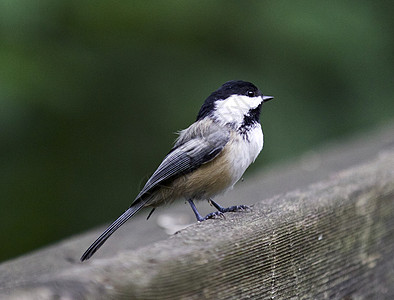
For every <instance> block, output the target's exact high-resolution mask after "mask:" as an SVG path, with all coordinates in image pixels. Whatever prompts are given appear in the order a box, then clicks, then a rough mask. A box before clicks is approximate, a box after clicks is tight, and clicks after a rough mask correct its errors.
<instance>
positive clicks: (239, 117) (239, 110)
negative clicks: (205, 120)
mask: <svg viewBox="0 0 394 300" xmlns="http://www.w3.org/2000/svg"><path fill="white" fill-rule="evenodd" d="M261 102H262V98H261V97H260V96H259V97H253V98H251V97H247V96H242V95H233V96H230V97H229V98H227V99H226V100H222V101H217V102H216V110H215V115H216V117H217V118H218V119H219V120H220V121H223V122H227V123H237V124H241V123H242V122H243V119H244V116H245V115H246V114H247V113H248V112H249V110H251V109H254V108H256V107H257V106H259V105H260V104H261Z"/></svg>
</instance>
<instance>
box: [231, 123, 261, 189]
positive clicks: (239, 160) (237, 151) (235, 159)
mask: <svg viewBox="0 0 394 300" xmlns="http://www.w3.org/2000/svg"><path fill="white" fill-rule="evenodd" d="M263 144H264V136H263V131H262V130H261V126H260V124H258V123H257V124H256V125H255V126H254V127H253V128H252V129H250V131H249V132H248V133H247V134H246V135H245V136H242V135H240V134H239V133H233V134H232V137H231V140H230V141H229V143H228V146H226V148H227V149H226V150H227V151H228V156H227V158H228V160H229V164H230V166H231V170H232V172H231V173H232V184H231V186H230V187H229V188H232V187H233V186H234V184H235V183H236V182H237V181H238V180H239V179H241V177H242V175H243V174H244V172H245V171H246V169H247V168H248V167H249V165H250V164H251V163H252V162H254V161H255V160H256V158H257V156H258V155H259V153H260V151H261V150H262V149H263Z"/></svg>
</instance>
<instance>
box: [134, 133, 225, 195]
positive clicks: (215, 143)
mask: <svg viewBox="0 0 394 300" xmlns="http://www.w3.org/2000/svg"><path fill="white" fill-rule="evenodd" d="M188 129H189V128H188ZM188 129H186V130H188ZM212 129H213V130H212ZM214 129H217V128H216V127H210V130H205V131H201V132H199V134H197V135H193V136H190V137H189V138H188V139H184V141H183V143H181V144H180V143H176V144H175V146H174V148H173V149H172V150H171V151H170V153H168V155H167V156H166V157H165V158H164V160H163V162H162V163H161V164H160V165H159V167H158V168H157V170H156V171H155V172H154V173H153V175H152V176H151V177H150V178H149V180H148V181H147V182H146V184H145V186H144V187H143V189H142V190H141V192H140V193H139V194H138V196H137V198H136V201H137V200H138V199H141V198H142V197H144V196H145V195H147V194H149V193H150V192H151V191H152V190H153V189H154V188H156V187H157V186H158V185H160V184H163V183H164V182H166V181H167V180H169V179H174V178H176V177H179V176H182V175H185V174H187V173H190V172H192V171H194V170H195V169H197V168H198V167H199V166H201V165H202V164H205V163H207V162H209V161H211V160H212V159H214V158H215V157H216V156H217V155H219V153H220V152H221V151H222V149H223V148H224V146H225V145H226V144H227V142H228V140H229V136H230V133H229V132H227V131H225V130H224V131H223V130H214Z"/></svg>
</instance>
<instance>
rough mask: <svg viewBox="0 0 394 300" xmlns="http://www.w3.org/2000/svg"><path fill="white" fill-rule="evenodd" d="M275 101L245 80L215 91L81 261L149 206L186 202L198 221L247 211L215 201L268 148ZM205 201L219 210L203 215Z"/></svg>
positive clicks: (230, 83) (228, 83)
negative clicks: (200, 206) (199, 204)
mask: <svg viewBox="0 0 394 300" xmlns="http://www.w3.org/2000/svg"><path fill="white" fill-rule="evenodd" d="M271 99H273V97H271V96H264V95H263V94H262V93H261V91H260V90H259V89H258V88H257V87H256V86H255V85H254V84H252V83H250V82H245V81H229V82H226V83H225V84H223V85H222V86H221V87H220V88H219V89H218V90H216V91H215V92H213V93H212V94H211V95H210V96H209V97H208V98H207V99H206V100H205V102H204V104H203V105H202V107H201V109H200V112H199V113H198V115H197V120H196V122H194V123H193V124H192V125H190V126H189V127H188V128H186V129H184V130H182V131H180V132H179V137H178V139H177V140H176V141H175V144H174V147H173V148H172V149H171V151H170V152H169V153H168V154H167V156H166V157H165V158H164V160H163V162H162V163H161V164H160V165H159V167H158V168H157V170H156V171H155V172H154V173H153V175H152V176H151V177H150V178H149V180H148V181H147V182H146V184H145V186H144V187H143V189H142V190H141V192H140V193H139V194H138V195H137V197H136V198H135V200H134V202H133V203H132V204H131V206H130V208H129V209H127V210H126V211H125V212H124V213H123V214H122V215H121V216H120V217H119V218H117V219H116V220H115V221H114V222H113V223H112V224H111V225H109V226H108V228H107V229H106V230H105V231H104V232H103V233H102V234H101V235H100V236H99V237H98V239H97V240H96V241H95V242H94V243H93V244H92V245H91V246H90V247H89V248H88V249H87V250H86V252H85V253H84V254H83V255H82V257H81V261H84V260H87V259H89V258H90V257H91V256H92V255H93V254H94V253H95V252H96V251H97V250H98V249H99V248H100V247H101V246H102V245H103V244H104V242H105V241H106V240H107V239H108V238H109V237H110V236H111V235H112V234H113V233H114V232H115V231H116V230H117V229H118V228H119V227H120V226H122V225H123V224H124V223H125V222H126V221H127V220H128V219H130V218H131V217H132V216H134V215H135V214H136V213H137V212H138V211H139V210H141V209H142V208H143V207H148V206H149V207H152V211H151V213H152V212H153V211H154V210H155V208H156V207H158V206H160V205H163V204H167V203H171V202H173V201H174V200H175V199H179V198H183V199H186V200H187V201H188V202H189V204H190V206H191V208H192V210H193V212H194V214H195V215H196V218H197V220H198V221H204V220H206V219H209V218H214V217H216V216H218V215H221V214H222V213H224V212H229V211H237V210H243V209H245V208H246V206H244V205H239V206H232V207H229V208H224V207H222V206H220V205H219V204H217V203H216V202H215V201H213V200H212V199H211V198H212V197H214V196H215V195H218V194H221V193H223V192H225V191H226V190H229V189H231V188H232V187H233V186H234V184H235V183H236V182H237V181H238V180H239V179H240V178H241V177H242V175H243V173H244V172H245V170H246V169H247V167H248V166H249V165H250V164H251V163H252V162H254V160H255V159H256V158H257V156H258V154H259V153H260V151H261V150H262V149H263V132H262V130H261V126H260V122H259V118H260V111H261V106H262V104H263V103H264V102H267V101H269V100H271ZM204 199H205V200H208V201H209V202H210V203H211V204H212V205H213V206H215V207H216V209H218V211H217V212H213V213H210V214H208V215H207V216H205V217H202V216H201V215H200V214H199V212H198V211H197V208H196V206H195V205H194V202H193V200H204ZM151 213H150V214H149V216H150V215H151ZM149 216H148V218H149Z"/></svg>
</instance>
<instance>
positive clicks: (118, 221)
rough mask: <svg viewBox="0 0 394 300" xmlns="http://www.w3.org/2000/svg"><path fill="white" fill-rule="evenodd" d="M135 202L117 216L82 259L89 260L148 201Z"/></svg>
mask: <svg viewBox="0 0 394 300" xmlns="http://www.w3.org/2000/svg"><path fill="white" fill-rule="evenodd" d="M139 200H140V201H136V202H134V203H133V204H132V205H131V206H130V208H129V209H127V210H126V211H125V212H124V213H123V214H122V215H121V216H120V217H119V218H117V219H116V220H115V221H114V222H113V223H112V224H111V225H109V226H108V227H107V229H105V231H104V232H103V233H102V234H101V235H100V236H99V237H98V238H97V240H95V241H94V243H93V244H92V245H90V247H89V248H88V249H87V250H86V251H85V253H84V254H83V255H82V257H81V261H84V260H88V259H89V258H90V257H92V255H93V254H94V253H95V252H96V251H97V250H98V249H99V248H100V247H101V246H102V245H103V244H104V243H105V241H106V240H107V239H108V238H109V237H110V236H111V235H112V234H113V233H114V232H115V231H116V230H117V229H119V227H120V226H122V225H123V224H124V223H125V222H126V221H127V220H128V219H130V218H131V217H132V216H134V215H135V214H136V213H137V212H138V211H140V210H141V208H143V207H144V205H145V204H146V202H147V201H141V199H139Z"/></svg>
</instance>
